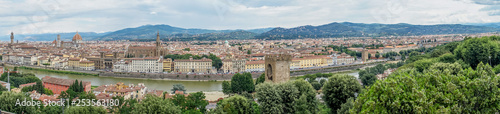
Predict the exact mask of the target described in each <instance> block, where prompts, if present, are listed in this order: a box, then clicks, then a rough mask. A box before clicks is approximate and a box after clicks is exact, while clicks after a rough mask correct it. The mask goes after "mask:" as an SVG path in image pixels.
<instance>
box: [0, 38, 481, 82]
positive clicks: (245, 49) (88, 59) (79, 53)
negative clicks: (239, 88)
mask: <svg viewBox="0 0 500 114" xmlns="http://www.w3.org/2000/svg"><path fill="white" fill-rule="evenodd" d="M481 35H485V36H486V35H490V34H476V36H481ZM464 37H466V36H465V35H428V36H398V37H381V38H323V39H295V40H272V41H265V40H232V41H190V42H179V41H168V42H162V40H161V39H162V38H161V37H160V35H159V33H157V35H156V41H154V42H132V41H83V39H84V38H83V37H82V36H81V35H80V34H78V32H77V33H76V34H75V35H74V36H73V37H72V38H65V39H71V41H63V39H61V37H60V36H59V35H57V38H56V39H55V40H54V41H53V42H26V41H25V42H21V43H19V42H17V43H15V42H14V35H13V33H12V34H11V41H10V43H3V44H0V52H1V54H2V57H1V58H2V61H3V62H6V63H9V64H18V65H24V66H38V67H46V68H52V69H60V70H63V69H72V70H99V71H114V72H143V73H160V72H176V73H234V72H254V71H264V55H266V54H279V53H287V54H290V55H292V57H293V58H292V63H291V65H290V69H300V68H308V67H323V66H335V65H348V64H353V63H361V62H366V61H367V60H368V59H378V58H375V57H374V56H371V58H368V57H366V55H368V54H371V55H375V54H376V53H380V54H383V53H387V52H399V51H401V50H408V49H417V48H421V47H433V46H437V45H441V44H443V43H447V42H452V41H458V40H463V38H464ZM163 39H166V38H163ZM377 44H378V45H380V44H382V45H383V46H382V47H377V48H363V47H359V45H366V46H371V45H377ZM331 45H334V46H341V47H348V49H349V50H352V51H356V52H362V53H363V54H362V55H363V57H361V58H358V57H356V56H351V55H349V54H346V53H343V52H338V51H336V50H334V49H333V48H332V47H329V46H331ZM353 45H358V47H355V46H353ZM186 49H188V50H186ZM167 54H179V55H185V54H191V55H199V56H201V55H209V54H213V55H216V56H217V57H219V58H220V59H221V60H222V66H221V67H220V68H218V69H217V68H215V67H214V66H216V65H218V64H219V63H217V64H215V61H213V60H211V59H208V58H203V59H192V58H190V59H174V58H165V57H164V56H165V55H167Z"/></svg>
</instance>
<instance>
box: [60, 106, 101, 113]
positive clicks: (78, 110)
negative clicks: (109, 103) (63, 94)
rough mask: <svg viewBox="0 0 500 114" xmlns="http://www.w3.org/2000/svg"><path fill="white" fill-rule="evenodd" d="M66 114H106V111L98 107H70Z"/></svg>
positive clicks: (65, 111)
mask: <svg viewBox="0 0 500 114" xmlns="http://www.w3.org/2000/svg"><path fill="white" fill-rule="evenodd" d="M64 113H65V114H106V109H104V108H102V107H97V106H70V107H68V108H67V109H65V110H64Z"/></svg>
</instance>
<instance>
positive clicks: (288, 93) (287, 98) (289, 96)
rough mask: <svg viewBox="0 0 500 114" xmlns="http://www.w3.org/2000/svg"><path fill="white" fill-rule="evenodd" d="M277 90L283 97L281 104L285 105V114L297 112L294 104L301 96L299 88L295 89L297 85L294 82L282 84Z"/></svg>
mask: <svg viewBox="0 0 500 114" xmlns="http://www.w3.org/2000/svg"><path fill="white" fill-rule="evenodd" d="M316 83H317V82H316ZM318 84H319V83H318ZM276 90H277V91H278V92H279V93H280V95H281V104H282V105H283V112H284V113H293V112H295V110H294V102H295V100H296V99H299V97H300V96H301V95H300V92H299V90H298V89H297V87H295V85H294V84H293V83H292V82H286V83H282V84H279V85H277V86H276ZM259 101H260V100H259Z"/></svg>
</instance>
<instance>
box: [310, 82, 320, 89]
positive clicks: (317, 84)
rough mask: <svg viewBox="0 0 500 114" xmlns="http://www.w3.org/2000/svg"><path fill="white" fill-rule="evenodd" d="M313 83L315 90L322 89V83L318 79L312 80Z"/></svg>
mask: <svg viewBox="0 0 500 114" xmlns="http://www.w3.org/2000/svg"><path fill="white" fill-rule="evenodd" d="M311 85H312V86H313V88H314V89H315V90H320V89H321V84H320V83H319V82H318V81H313V82H311Z"/></svg>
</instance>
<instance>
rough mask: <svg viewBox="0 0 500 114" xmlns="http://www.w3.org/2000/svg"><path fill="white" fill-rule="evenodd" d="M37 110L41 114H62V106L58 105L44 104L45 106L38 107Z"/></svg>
mask: <svg viewBox="0 0 500 114" xmlns="http://www.w3.org/2000/svg"><path fill="white" fill-rule="evenodd" d="M39 110H40V112H41V113H42V114H62V113H63V110H62V107H60V106H45V107H40V109H39Z"/></svg>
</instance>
